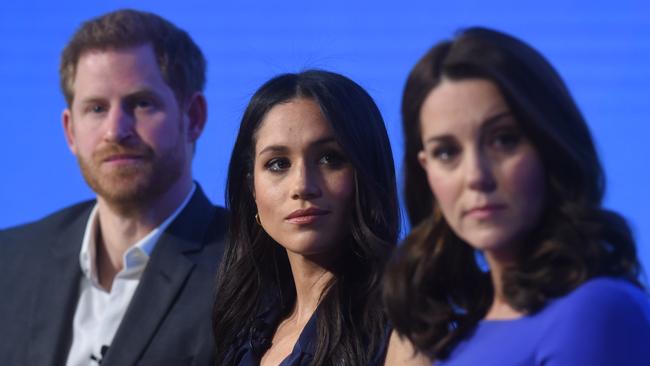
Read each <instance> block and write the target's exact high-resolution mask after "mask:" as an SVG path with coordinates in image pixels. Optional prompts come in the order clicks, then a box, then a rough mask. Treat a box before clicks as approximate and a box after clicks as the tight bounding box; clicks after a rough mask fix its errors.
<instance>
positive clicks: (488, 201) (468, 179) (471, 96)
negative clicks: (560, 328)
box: [418, 79, 546, 319]
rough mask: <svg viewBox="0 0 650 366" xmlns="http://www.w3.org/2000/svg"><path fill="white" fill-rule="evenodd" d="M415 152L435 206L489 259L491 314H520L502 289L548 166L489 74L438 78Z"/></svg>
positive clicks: (540, 197)
mask: <svg viewBox="0 0 650 366" xmlns="http://www.w3.org/2000/svg"><path fill="white" fill-rule="evenodd" d="M420 121H421V130H422V142H423V147H424V148H423V150H422V151H421V152H420V153H419V154H418V158H419V161H420V164H421V165H422V168H423V169H424V170H425V171H426V174H427V179H428V182H429V186H430V187H431V190H432V192H433V194H434V197H435V200H436V203H437V206H438V208H439V209H440V210H441V212H442V214H443V216H444V218H445V220H446V221H447V223H448V224H449V226H450V227H451V228H452V230H453V231H454V232H455V233H456V235H458V236H459V237H460V238H461V239H463V240H464V241H465V242H467V243H468V244H469V245H471V246H472V247H474V248H475V249H477V250H479V251H481V252H482V253H483V254H484V255H485V258H486V259H487V261H488V264H489V265H490V270H491V275H492V281H493V284H494V287H495V299H494V302H493V304H492V307H491V309H490V310H489V312H488V315H487V318H488V319H510V318H516V317H518V316H520V315H521V314H519V313H517V312H516V311H515V310H513V309H512V308H511V307H510V306H509V305H508V304H507V303H506V302H505V301H504V300H503V296H502V284H501V273H502V271H503V268H505V267H506V266H508V265H509V264H511V263H512V262H513V260H514V258H515V256H516V253H517V250H518V248H519V247H521V246H522V245H525V242H524V241H525V238H526V235H527V234H528V233H529V232H530V231H531V230H532V228H533V227H534V226H535V225H536V224H537V223H538V222H539V220H540V216H541V214H542V212H543V208H544V199H545V189H546V188H545V170H544V167H543V163H542V161H541V159H540V157H539V155H538V152H537V150H536V149H535V147H534V146H533V145H532V143H531V142H530V140H529V139H528V138H527V137H526V136H525V135H524V133H523V131H522V130H521V129H520V127H519V124H518V122H517V121H516V120H515V118H514V116H513V115H512V113H511V111H510V108H509V107H508V105H507V104H506V102H505V101H504V99H503V97H502V95H501V93H500V92H499V90H498V89H497V87H496V86H495V85H494V84H493V83H492V82H490V81H488V80H483V79H465V80H460V81H451V80H448V79H443V81H442V82H441V83H440V85H438V86H437V87H436V88H435V89H433V90H432V91H431V92H430V94H429V95H428V96H427V98H426V99H425V101H424V104H423V105H422V109H421V111H420Z"/></svg>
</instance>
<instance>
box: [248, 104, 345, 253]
mask: <svg viewBox="0 0 650 366" xmlns="http://www.w3.org/2000/svg"><path fill="white" fill-rule="evenodd" d="M255 138H256V143H255V164H254V168H253V169H254V173H253V174H254V178H253V180H254V185H253V186H254V194H255V203H256V204H257V210H258V214H259V218H260V221H261V225H262V227H263V228H264V230H265V231H266V232H267V233H268V234H269V235H270V236H271V237H272V238H273V239H274V240H275V241H276V242H278V243H279V244H280V245H282V246H283V247H284V248H285V249H286V250H287V251H288V252H291V253H296V254H300V255H304V256H310V255H322V254H329V253H331V252H332V250H333V249H335V246H336V245H337V244H338V243H339V242H340V241H341V239H343V238H344V237H345V236H346V234H347V232H348V228H349V219H350V211H351V207H352V200H353V195H354V183H353V181H354V178H353V175H354V170H353V167H352V165H351V164H350V163H349V162H348V160H347V158H346V156H345V153H344V152H343V150H342V149H341V147H340V146H339V144H338V143H337V142H336V138H335V135H334V132H333V131H332V128H331V127H330V125H329V123H328V122H327V121H326V120H325V118H324V116H323V114H322V112H321V111H320V108H319V106H318V105H317V104H316V103H315V102H314V101H313V100H311V99H304V98H300V99H293V100H291V101H289V102H287V103H283V104H278V105H276V106H275V107H273V108H272V109H271V110H270V111H269V112H268V113H267V114H266V116H265V118H264V119H263V120H262V122H261V125H260V128H259V129H258V131H257V132H256V135H255Z"/></svg>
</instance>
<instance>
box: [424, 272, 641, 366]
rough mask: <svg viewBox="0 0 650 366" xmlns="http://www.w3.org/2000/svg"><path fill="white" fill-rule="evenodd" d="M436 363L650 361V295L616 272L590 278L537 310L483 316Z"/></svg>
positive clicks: (563, 365)
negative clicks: (497, 317) (511, 317)
mask: <svg viewBox="0 0 650 366" xmlns="http://www.w3.org/2000/svg"><path fill="white" fill-rule="evenodd" d="M434 364H435V365H436V366H442V365H444V366H464V365H544V366H575V365H589V366H600V365H602V366H605V365H626V366H634V365H645V366H647V365H650V300H649V299H648V296H647V295H646V294H645V293H644V292H643V291H641V290H640V289H638V288H637V287H635V286H633V285H632V284H630V283H628V282H626V281H623V280H618V279H613V278H595V279H592V280H590V281H587V282H586V283H584V284H583V285H581V286H580V287H578V288H577V289H575V290H574V291H572V292H571V293H569V294H567V295H566V296H564V297H561V298H558V299H555V300H553V301H551V302H550V303H549V304H548V305H546V307H544V308H543V309H542V310H541V311H539V312H537V313H536V314H533V315H530V316H524V317H521V318H518V319H515V320H484V321H481V322H480V323H479V324H478V325H477V327H476V328H475V330H474V331H473V333H472V334H470V335H469V336H467V337H466V338H465V339H463V340H462V341H461V342H460V343H459V344H458V345H457V346H456V347H455V348H454V349H453V350H452V353H451V355H450V357H449V358H447V359H446V360H444V361H442V362H439V363H434Z"/></svg>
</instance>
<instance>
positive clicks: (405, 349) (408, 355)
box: [384, 331, 432, 366]
mask: <svg viewBox="0 0 650 366" xmlns="http://www.w3.org/2000/svg"><path fill="white" fill-rule="evenodd" d="M431 363H432V361H431V359H429V357H427V356H426V355H424V354H422V353H420V352H417V351H416V350H415V347H414V346H413V344H412V343H411V342H410V341H409V340H408V339H406V338H405V337H400V335H399V334H397V332H396V331H393V332H392V333H391V335H390V340H389V341H388V351H387V352H386V362H385V363H384V365H385V366H393V365H400V366H401V365H404V366H431Z"/></svg>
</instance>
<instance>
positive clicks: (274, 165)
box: [264, 158, 291, 172]
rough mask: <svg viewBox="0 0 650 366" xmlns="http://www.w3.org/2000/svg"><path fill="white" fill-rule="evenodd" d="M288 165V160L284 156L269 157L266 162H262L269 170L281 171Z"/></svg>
mask: <svg viewBox="0 0 650 366" xmlns="http://www.w3.org/2000/svg"><path fill="white" fill-rule="evenodd" d="M290 166H291V164H289V160H287V159H284V158H275V159H271V160H269V161H268V162H267V163H266V164H264V167H265V168H266V170H268V171H271V172H282V171H284V170H286V169H288V168H289V167H290Z"/></svg>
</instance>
